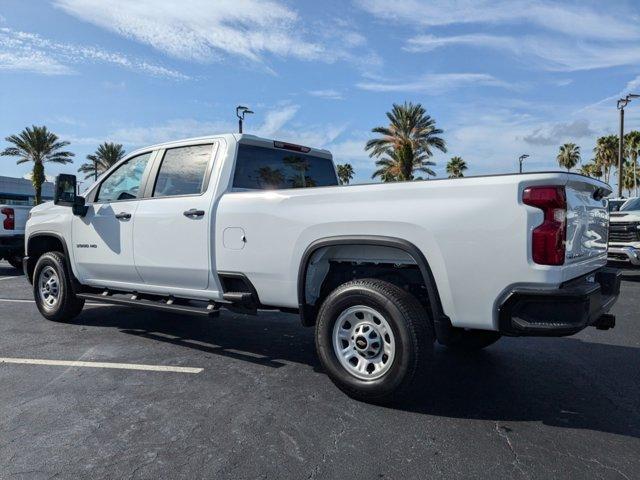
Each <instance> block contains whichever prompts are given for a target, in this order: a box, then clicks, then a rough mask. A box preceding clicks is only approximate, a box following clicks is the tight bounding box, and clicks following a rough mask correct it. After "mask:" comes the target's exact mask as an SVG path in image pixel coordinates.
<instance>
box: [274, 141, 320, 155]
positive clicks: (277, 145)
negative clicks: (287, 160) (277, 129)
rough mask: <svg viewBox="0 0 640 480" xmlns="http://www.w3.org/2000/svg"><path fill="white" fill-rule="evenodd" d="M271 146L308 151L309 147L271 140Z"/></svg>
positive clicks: (295, 150)
mask: <svg viewBox="0 0 640 480" xmlns="http://www.w3.org/2000/svg"><path fill="white" fill-rule="evenodd" d="M273 146H274V147H276V148H282V149H284V150H293V151H294V152H302V153H309V152H310V151H311V149H310V148H309V147H303V146H302V145H295V144H293V143H287V142H279V141H277V140H274V141H273Z"/></svg>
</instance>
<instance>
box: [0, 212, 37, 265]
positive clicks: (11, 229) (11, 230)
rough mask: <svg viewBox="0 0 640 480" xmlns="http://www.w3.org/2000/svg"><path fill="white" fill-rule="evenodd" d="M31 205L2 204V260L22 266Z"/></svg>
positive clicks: (0, 257) (0, 228) (0, 252)
mask: <svg viewBox="0 0 640 480" xmlns="http://www.w3.org/2000/svg"><path fill="white" fill-rule="evenodd" d="M29 210H31V207H30V206H26V205H0V260H3V259H4V260H6V261H7V262H9V263H10V264H11V265H12V266H13V267H15V268H22V258H23V257H24V227H25V225H26V223H27V216H28V215H29Z"/></svg>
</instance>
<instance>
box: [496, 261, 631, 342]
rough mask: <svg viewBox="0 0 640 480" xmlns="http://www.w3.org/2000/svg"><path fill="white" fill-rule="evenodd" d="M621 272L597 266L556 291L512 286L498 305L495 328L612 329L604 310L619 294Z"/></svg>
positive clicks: (528, 331)
mask: <svg viewBox="0 0 640 480" xmlns="http://www.w3.org/2000/svg"><path fill="white" fill-rule="evenodd" d="M620 278H621V272H620V271H619V270H617V269H613V268H601V269H599V270H596V271H595V272H593V273H591V274H589V275H586V276H583V277H579V278H577V279H575V280H572V281H570V282H567V283H566V284H563V285H561V286H560V288H558V289H557V290H551V291H550V290H535V289H517V288H516V289H514V290H512V291H511V292H510V293H509V295H508V296H507V298H506V299H505V301H504V302H503V303H502V304H501V305H500V307H499V310H498V311H499V329H500V332H501V333H503V334H505V335H512V336H549V337H561V336H565V335H573V334H574V333H577V332H579V331H580V330H582V329H584V328H585V327H588V326H595V327H598V328H601V329H607V328H612V327H613V326H614V325H615V317H613V316H612V315H608V314H607V312H608V311H609V309H610V308H611V307H612V306H613V304H614V303H615V302H616V300H617V299H618V295H619V294H620Z"/></svg>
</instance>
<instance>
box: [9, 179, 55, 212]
mask: <svg viewBox="0 0 640 480" xmlns="http://www.w3.org/2000/svg"><path fill="white" fill-rule="evenodd" d="M35 196H36V193H35V190H34V189H33V184H32V183H31V180H27V179H24V178H14V177H2V176H0V204H3V205H33V204H34V202H35ZM42 200H43V201H47V200H53V183H51V182H45V183H43V184H42Z"/></svg>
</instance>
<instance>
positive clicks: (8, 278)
mask: <svg viewBox="0 0 640 480" xmlns="http://www.w3.org/2000/svg"><path fill="white" fill-rule="evenodd" d="M12 278H20V277H19V276H16V277H0V280H11V279H12Z"/></svg>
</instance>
